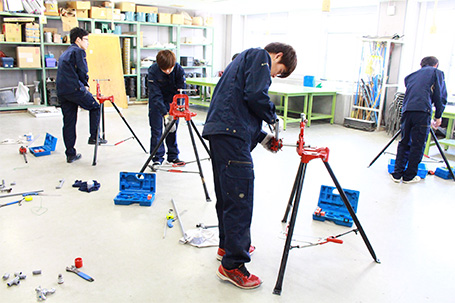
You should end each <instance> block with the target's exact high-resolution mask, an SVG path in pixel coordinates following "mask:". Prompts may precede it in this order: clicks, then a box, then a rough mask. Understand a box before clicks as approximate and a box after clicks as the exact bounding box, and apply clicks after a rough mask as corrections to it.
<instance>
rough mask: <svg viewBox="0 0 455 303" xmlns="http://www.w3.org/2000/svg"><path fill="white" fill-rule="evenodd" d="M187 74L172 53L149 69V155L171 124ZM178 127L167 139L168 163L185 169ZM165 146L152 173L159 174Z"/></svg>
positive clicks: (158, 58)
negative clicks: (173, 106) (176, 97)
mask: <svg viewBox="0 0 455 303" xmlns="http://www.w3.org/2000/svg"><path fill="white" fill-rule="evenodd" d="M185 87H186V85H185V71H184V70H183V68H182V67H181V66H180V64H178V63H176V57H175V54H174V53H173V52H172V51H170V50H161V51H159V52H158V54H157V55H156V63H154V64H152V65H151V66H150V67H149V69H148V95H149V124H150V131H151V138H150V152H152V151H153V150H154V149H155V147H156V145H157V144H158V142H159V141H160V138H161V135H162V134H163V122H164V124H165V125H167V124H169V123H170V122H171V121H172V116H169V108H170V104H171V103H172V100H173V98H174V95H176V94H178V93H179V91H178V89H183V88H185ZM177 126H178V120H177V123H176V124H175V129H172V130H171V132H169V134H168V135H167V137H166V140H165V142H166V146H167V161H168V162H169V163H173V164H177V165H185V162H183V161H181V160H180V159H179V149H178V146H177V132H176V130H177ZM164 153H165V148H164V143H163V144H162V145H161V146H160V147H159V148H158V151H157V152H156V154H155V156H154V157H153V159H152V161H153V164H152V170H156V168H158V167H159V166H160V165H161V164H162V163H163V161H164Z"/></svg>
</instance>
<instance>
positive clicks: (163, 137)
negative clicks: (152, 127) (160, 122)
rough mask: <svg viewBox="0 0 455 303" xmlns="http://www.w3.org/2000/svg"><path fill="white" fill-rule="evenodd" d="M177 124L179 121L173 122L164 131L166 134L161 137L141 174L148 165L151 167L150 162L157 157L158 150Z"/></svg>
mask: <svg viewBox="0 0 455 303" xmlns="http://www.w3.org/2000/svg"><path fill="white" fill-rule="evenodd" d="M175 123H177V120H172V122H171V123H170V124H169V125H168V126H167V127H166V128H165V129H164V133H163V134H162V135H161V138H160V141H159V142H158V144H157V145H156V146H155V148H154V149H153V151H152V152H151V153H150V157H148V159H147V161H145V163H144V165H143V166H142V168H141V171H140V172H141V173H143V172H144V171H145V169H146V168H147V165H149V163H150V161H152V159H153V157H155V155H156V153H157V152H158V148H160V146H161V144H163V141H164V139H166V137H167V135H168V134H169V133H170V131H171V128H172V127H173V126H174V124H175Z"/></svg>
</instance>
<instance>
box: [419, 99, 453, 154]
mask: <svg viewBox="0 0 455 303" xmlns="http://www.w3.org/2000/svg"><path fill="white" fill-rule="evenodd" d="M442 118H447V119H449V122H448V123H447V131H446V137H445V138H444V139H441V140H438V142H439V144H440V145H444V149H445V150H447V149H449V146H455V139H453V138H452V134H453V126H454V123H453V121H454V120H455V106H446V108H445V110H444V112H443V113H442ZM432 145H435V143H434V142H431V134H429V135H428V139H427V144H426V146H425V152H424V154H425V155H428V152H429V151H430V146H432Z"/></svg>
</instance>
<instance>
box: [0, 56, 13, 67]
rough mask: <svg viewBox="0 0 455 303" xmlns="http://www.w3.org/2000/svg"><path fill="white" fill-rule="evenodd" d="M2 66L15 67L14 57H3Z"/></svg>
mask: <svg viewBox="0 0 455 303" xmlns="http://www.w3.org/2000/svg"><path fill="white" fill-rule="evenodd" d="M2 67H7V68H12V67H14V59H13V58H12V57H3V58H2Z"/></svg>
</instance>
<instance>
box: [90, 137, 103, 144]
mask: <svg viewBox="0 0 455 303" xmlns="http://www.w3.org/2000/svg"><path fill="white" fill-rule="evenodd" d="M106 143H107V140H105V139H102V138H99V139H98V145H101V144H106ZM88 144H90V145H95V144H96V139H92V138H88Z"/></svg>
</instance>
